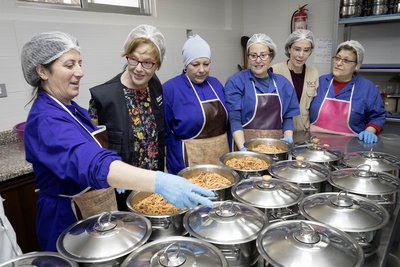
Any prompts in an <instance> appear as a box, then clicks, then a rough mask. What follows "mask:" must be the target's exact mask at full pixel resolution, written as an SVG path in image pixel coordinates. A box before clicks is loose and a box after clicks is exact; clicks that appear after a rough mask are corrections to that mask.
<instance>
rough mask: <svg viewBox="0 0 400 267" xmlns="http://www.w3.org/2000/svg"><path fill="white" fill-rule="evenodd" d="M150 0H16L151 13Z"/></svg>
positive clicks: (46, 5) (107, 10) (67, 6)
mask: <svg viewBox="0 0 400 267" xmlns="http://www.w3.org/2000/svg"><path fill="white" fill-rule="evenodd" d="M151 1H152V0H18V2H19V3H21V4H23V5H29V6H40V7H48V8H60V9H72V10H84V11H94V12H108V13H123V14H131V15H151V14H152V6H151Z"/></svg>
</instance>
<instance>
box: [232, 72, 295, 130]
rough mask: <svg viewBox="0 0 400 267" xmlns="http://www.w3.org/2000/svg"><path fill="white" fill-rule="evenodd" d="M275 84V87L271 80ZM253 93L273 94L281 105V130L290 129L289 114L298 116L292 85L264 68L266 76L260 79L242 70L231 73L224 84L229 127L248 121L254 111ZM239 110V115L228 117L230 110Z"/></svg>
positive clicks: (240, 126)
mask: <svg viewBox="0 0 400 267" xmlns="http://www.w3.org/2000/svg"><path fill="white" fill-rule="evenodd" d="M271 78H272V79H273V80H274V81H275V83H276V87H277V90H276V88H275V85H274V82H273V80H272V79H271ZM252 81H253V82H254V85H255V88H256V91H257V93H260V94H261V93H277V94H278V95H279V98H280V99H281V104H282V121H283V122H282V130H283V131H286V130H293V116H296V115H299V114H300V110H299V104H298V101H297V96H296V93H295V91H294V88H293V86H292V84H291V83H290V81H289V80H288V79H286V78H285V77H284V76H283V75H280V74H276V73H272V72H271V71H268V78H264V79H260V78H257V77H255V76H254V75H253V73H252V71H251V70H250V69H246V70H242V71H240V72H238V73H236V74H234V75H233V76H231V77H230V78H229V79H228V81H227V82H226V84H225V101H226V105H227V108H228V111H229V120H230V123H231V125H230V126H231V130H232V132H235V131H237V130H242V129H243V128H242V126H243V125H244V124H246V123H247V122H249V121H250V119H251V118H252V117H253V114H254V112H255V103H256V95H255V94H254V89H253V83H252ZM237 111H240V113H241V116H240V117H241V121H237V120H238V119H239V120H240V118H236V116H232V112H233V113H235V112H237Z"/></svg>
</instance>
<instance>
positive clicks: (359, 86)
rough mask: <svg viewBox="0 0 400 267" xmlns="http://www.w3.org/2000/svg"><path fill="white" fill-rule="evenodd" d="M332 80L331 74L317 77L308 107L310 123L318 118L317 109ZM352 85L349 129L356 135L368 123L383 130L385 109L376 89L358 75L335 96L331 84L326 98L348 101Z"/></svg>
mask: <svg viewBox="0 0 400 267" xmlns="http://www.w3.org/2000/svg"><path fill="white" fill-rule="evenodd" d="M332 79H333V74H325V75H322V76H321V77H319V86H318V89H317V96H316V97H314V99H313V100H312V102H311V106H310V122H311V123H313V122H314V121H315V120H316V119H317V117H318V112H319V109H320V107H321V104H322V101H323V100H324V97H325V95H326V91H327V90H328V88H329V84H330V82H331V81H332ZM353 85H354V92H353V99H352V103H351V112H350V120H349V125H350V127H351V129H352V130H353V131H354V132H356V133H360V132H361V131H363V130H365V128H366V125H367V124H368V123H371V124H375V125H377V126H379V127H381V128H383V125H384V123H385V108H384V106H383V102H382V98H381V95H380V94H379V91H378V89H377V88H376V86H375V84H374V83H372V82H371V81H369V80H367V79H365V78H363V77H361V76H358V75H357V76H353V78H352V79H351V80H350V82H349V83H348V84H346V86H345V87H343V88H342V90H341V91H340V92H339V93H338V94H337V95H335V92H334V89H333V84H332V85H331V86H330V88H329V92H328V95H327V97H329V98H335V99H341V100H346V101H349V100H350V96H351V89H352V87H353ZM332 115H334V114H332Z"/></svg>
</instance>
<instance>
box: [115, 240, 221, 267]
mask: <svg viewBox="0 0 400 267" xmlns="http://www.w3.org/2000/svg"><path fill="white" fill-rule="evenodd" d="M149 266H150V267H178V266H179V267H211V266H212V267H227V266H228V261H227V260H226V259H225V257H224V255H223V254H222V252H221V251H220V250H219V249H218V248H217V247H216V246H214V245H212V244H210V243H207V242H204V241H202V240H200V239H197V238H192V237H180V236H172V237H166V238H164V239H160V240H155V241H152V242H150V243H147V244H146V245H143V246H141V247H140V248H138V249H137V250H135V251H134V252H132V253H131V254H130V255H129V256H128V257H127V258H126V259H125V260H124V262H123V263H122V264H121V267H149Z"/></svg>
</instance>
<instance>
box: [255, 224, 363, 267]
mask: <svg viewBox="0 0 400 267" xmlns="http://www.w3.org/2000/svg"><path fill="white" fill-rule="evenodd" d="M256 242H257V250H258V251H259V253H260V255H261V256H262V257H263V259H264V261H265V266H276V267H295V266H296V267H305V266H324V267H337V266H340V267H360V266H362V264H363V263H364V254H363V251H362V249H361V247H360V246H359V245H358V244H357V242H355V241H354V240H353V238H351V237H350V236H349V235H348V234H346V233H344V232H342V231H340V230H338V229H336V228H334V227H331V226H329V225H326V224H323V223H320V222H313V221H303V220H293V221H282V222H277V223H274V224H271V225H269V226H268V227H266V228H264V229H263V230H262V232H261V233H260V234H259V236H258V238H257V241H256Z"/></svg>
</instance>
